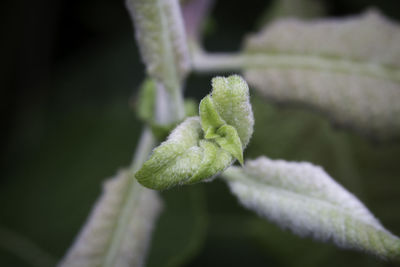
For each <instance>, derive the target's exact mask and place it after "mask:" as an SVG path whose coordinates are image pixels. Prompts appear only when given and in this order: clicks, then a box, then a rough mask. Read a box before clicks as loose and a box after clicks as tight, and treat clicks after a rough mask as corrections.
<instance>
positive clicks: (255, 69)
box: [244, 11, 400, 139]
mask: <svg viewBox="0 0 400 267" xmlns="http://www.w3.org/2000/svg"><path fill="white" fill-rule="evenodd" d="M399 43H400V28H399V26H398V24H396V23H394V22H391V21H389V20H388V19H386V18H384V17H383V16H382V15H380V14H379V13H377V12H376V11H370V12H367V13H366V14H363V15H361V16H358V17H352V18H347V19H324V20H316V21H312V22H302V21H299V20H296V19H286V20H280V21H278V22H276V23H273V24H272V25H271V26H270V27H266V28H265V29H264V30H262V31H261V32H260V33H259V34H256V35H253V36H250V37H249V38H248V39H247V40H246V43H245V48H244V50H245V52H246V59H245V60H246V62H245V66H244V67H245V70H246V72H245V77H246V80H248V82H249V83H250V84H252V85H253V86H254V87H255V88H256V89H259V90H260V92H261V93H262V94H263V95H264V96H266V97H267V98H269V99H272V100H275V101H278V102H291V103H302V104H305V105H307V106H311V107H314V108H317V109H319V110H321V111H322V112H324V113H326V114H327V115H328V116H329V117H331V118H332V119H334V121H335V122H337V123H338V124H340V125H344V126H350V127H352V128H355V129H357V130H359V131H362V132H363V133H366V134H369V135H372V136H376V137H378V138H381V139H386V138H392V137H394V136H397V135H399V134H400V105H398V103H399V101H400V46H399Z"/></svg>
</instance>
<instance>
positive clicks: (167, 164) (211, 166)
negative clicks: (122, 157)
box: [135, 117, 233, 190]
mask: <svg viewBox="0 0 400 267" xmlns="http://www.w3.org/2000/svg"><path fill="white" fill-rule="evenodd" d="M202 135H203V130H202V128H201V124H200V120H199V118H198V117H191V118H188V119H186V120H185V121H184V122H183V123H181V124H180V125H179V126H178V127H176V128H175V130H173V131H172V133H171V134H170V135H169V137H168V139H167V141H165V142H163V143H161V145H160V146H158V147H157V148H156V149H154V151H153V153H152V155H151V157H150V159H149V160H147V161H146V162H145V163H144V164H143V166H142V168H141V169H140V170H139V171H138V172H137V173H136V174H135V176H136V178H137V180H138V181H139V182H140V183H141V184H142V185H144V186H146V187H149V188H153V189H157V190H162V189H167V188H170V187H172V186H175V185H179V184H187V183H194V182H198V181H200V180H204V179H208V178H211V177H212V176H213V175H215V174H217V173H218V172H220V171H222V170H224V169H225V168H226V167H228V166H229V165H230V164H231V162H232V160H233V158H232V156H231V155H230V154H229V152H227V151H225V150H222V149H221V148H219V147H218V146H217V145H216V144H215V143H214V142H212V141H206V140H201V139H202Z"/></svg>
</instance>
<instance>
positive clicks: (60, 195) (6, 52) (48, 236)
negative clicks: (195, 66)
mask: <svg viewBox="0 0 400 267" xmlns="http://www.w3.org/2000/svg"><path fill="white" fill-rule="evenodd" d="M324 3H325V5H326V8H327V14H328V15H329V16H344V15H348V14H356V13H359V12H361V11H363V10H365V9H366V7H368V6H371V5H375V6H378V7H379V8H380V9H381V10H382V11H383V12H384V13H385V14H386V15H388V16H390V17H391V18H393V19H397V20H399V19H400V8H399V4H398V1H378V0H376V1H368V0H353V1H345V0H340V1H333V0H332V1H324ZM0 5H1V8H0V21H1V24H0V33H1V37H0V40H1V42H0V48H1V49H0V59H1V60H0V68H1V69H0V70H1V72H0V88H1V95H0V100H1V101H0V103H1V115H2V116H1V117H2V122H1V131H0V132H1V136H0V137H1V139H0V142H1V143H0V144H1V180H0V230H1V229H8V231H12V232H14V233H15V234H18V235H21V236H23V237H24V238H27V239H30V240H31V241H33V242H34V243H36V244H37V245H38V246H39V247H41V248H42V249H44V250H45V251H47V252H48V253H49V254H50V255H51V257H53V258H54V259H55V260H58V259H60V258H61V257H62V256H63V254H64V252H65V250H66V249H67V248H68V247H69V245H70V244H71V242H72V240H73V238H74V237H75V235H76V234H77V231H78V230H79V229H80V227H81V225H82V224H83V222H84V221H85V219H86V216H87V215H88V213H89V211H90V210H91V207H92V205H93V203H94V202H95V200H96V198H97V197H98V196H99V194H100V189H101V183H102V181H104V179H106V178H107V177H109V176H112V175H113V174H114V173H116V171H117V170H118V168H120V167H122V166H126V165H128V164H129V162H130V160H131V157H132V154H133V151H134V149H135V146H136V143H137V140H138V135H139V133H140V129H141V127H142V125H141V123H140V122H139V121H138V120H137V119H136V118H135V114H134V112H133V111H132V107H131V106H132V103H134V102H135V101H134V99H135V98H134V96H135V92H136V89H137V87H138V85H139V84H140V82H141V81H142V79H143V77H144V69H143V65H142V63H141V61H140V59H139V56H138V52H137V47H136V46H135V42H134V38H133V30H132V25H131V22H130V19H129V17H128V14H127V12H126V11H125V9H124V5H123V1H122V0H119V1H115V0H97V1H94V0H85V1H83V0H81V1H78V0H75V1H72V0H58V1H56V0H37V1H27V0H26V1H24V0H15V1H9V2H2V3H1V4H0ZM268 5H269V1H238V2H235V4H233V3H232V1H228V0H224V1H218V2H217V3H216V5H215V7H214V9H213V12H212V16H213V19H212V20H210V22H209V27H208V33H207V35H206V37H205V46H206V48H207V49H208V50H209V51H222V50H225V51H226V50H230V51H232V50H237V49H238V48H239V47H240V42H241V40H242V38H243V36H244V35H245V33H247V32H249V31H254V30H256V25H258V24H257V22H258V21H257V18H258V17H260V16H261V15H262V14H263V12H264V10H265V8H267V7H268ZM399 45H400V44H399ZM211 77H212V76H210V75H196V74H193V75H191V76H190V77H189V79H188V82H187V90H186V93H185V94H186V95H187V96H191V97H195V98H196V99H198V100H199V99H200V98H201V97H202V96H204V95H205V94H207V93H208V92H209V90H210V78H211ZM252 102H253V108H254V111H255V115H256V126H255V134H254V136H253V139H252V141H251V144H250V146H249V148H248V149H247V150H246V157H247V158H254V157H256V156H258V155H261V154H264V155H267V156H269V157H271V158H284V159H288V160H297V161H300V160H307V161H311V162H313V163H315V164H319V165H322V166H323V167H324V168H325V169H326V170H327V171H328V172H329V173H330V174H331V175H332V176H333V177H335V178H336V179H337V180H338V181H339V182H340V183H342V184H343V185H344V186H345V187H346V188H348V189H349V190H350V191H351V192H353V193H355V194H356V195H357V196H358V197H359V198H360V199H361V200H362V201H363V202H364V203H365V204H366V205H367V206H368V207H369V208H370V209H371V211H372V212H373V213H374V214H375V215H376V216H377V217H378V218H379V219H380V220H381V221H382V223H383V224H384V225H385V226H386V227H387V228H388V229H389V230H391V231H392V232H393V233H395V234H396V235H400V164H399V163H400V141H399V140H397V141H396V140H394V141H391V142H385V143H378V142H375V141H373V140H369V139H366V138H365V137H361V136H358V135H356V134H354V133H352V132H350V131H347V130H345V129H338V128H335V127H334V126H332V125H331V124H330V123H329V122H328V121H327V120H325V119H324V118H323V117H321V116H320V115H319V114H314V113H312V112H310V111H307V110H303V109H300V108H291V107H287V106H275V105H272V104H266V102H265V101H264V100H262V99H260V98H259V97H258V96H257V94H256V93H254V92H253V93H252ZM162 195H163V197H164V199H165V201H166V202H165V208H164V212H163V213H162V215H161V217H160V220H159V221H158V223H157V228H156V231H155V234H154V238H153V243H152V248H151V250H150V252H149V257H148V265H149V266H394V264H392V263H390V262H384V261H381V260H378V259H376V258H374V257H372V256H369V255H366V254H362V253H358V252H352V251H346V250H341V249H338V248H336V247H335V246H333V245H330V244H321V243H316V242H314V241H312V240H310V239H307V238H306V239H301V238H298V237H296V236H294V235H292V234H291V233H289V232H287V231H282V230H280V229H279V228H278V227H276V226H274V225H272V224H270V223H269V222H266V221H264V220H263V219H260V218H259V217H257V216H256V215H255V214H253V213H252V212H250V211H247V210H244V209H243V208H242V207H240V206H239V205H238V203H237V200H236V199H235V198H234V197H233V196H232V195H231V194H230V193H229V191H228V189H227V186H226V185H225V184H224V183H223V182H221V181H219V180H218V179H217V180H216V181H214V182H212V183H207V184H201V185H196V186H190V187H181V188H177V189H173V190H169V191H166V192H163V193H162ZM0 233H1V231H0ZM0 244H1V245H0V266H32V265H31V264H30V263H29V262H26V261H24V260H21V258H20V257H18V256H17V255H16V254H15V253H11V252H10V247H12V246H13V245H12V242H11V241H10V240H9V238H7V237H6V236H5V235H1V234H0Z"/></svg>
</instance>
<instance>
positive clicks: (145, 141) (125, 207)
mask: <svg viewBox="0 0 400 267" xmlns="http://www.w3.org/2000/svg"><path fill="white" fill-rule="evenodd" d="M154 145H155V140H154V137H153V135H152V133H151V130H150V129H149V128H147V127H146V128H145V129H144V130H143V132H142V135H141V137H140V139H139V142H138V147H137V149H136V151H135V156H134V159H133V162H132V164H131V166H130V168H129V173H130V176H129V183H128V189H127V190H126V191H125V193H124V195H125V196H124V200H123V203H122V209H121V213H120V214H119V216H118V220H117V222H116V224H115V228H114V230H113V234H112V235H111V236H112V239H111V241H110V244H109V249H108V250H107V253H106V255H105V256H104V261H103V264H102V266H103V267H111V266H114V265H115V264H114V263H115V261H116V257H117V255H118V252H119V251H120V249H121V246H122V244H123V243H124V242H123V240H124V238H134V237H129V236H126V235H124V234H125V233H126V232H127V228H128V226H129V222H130V219H131V218H130V215H131V213H132V210H133V209H134V207H135V202H136V200H137V198H136V195H137V194H139V192H138V191H139V190H148V189H145V188H144V187H142V186H141V185H140V184H138V183H137V181H136V179H135V176H134V174H135V172H136V171H137V170H138V169H139V168H140V166H141V165H142V164H143V162H144V161H145V160H146V158H147V156H148V155H149V154H150V152H151V150H152V149H153V147H154Z"/></svg>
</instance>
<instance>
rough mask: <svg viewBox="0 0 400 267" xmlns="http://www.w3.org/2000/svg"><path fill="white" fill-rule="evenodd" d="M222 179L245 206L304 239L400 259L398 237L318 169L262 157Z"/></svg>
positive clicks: (306, 164) (233, 169)
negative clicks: (306, 237) (313, 239)
mask: <svg viewBox="0 0 400 267" xmlns="http://www.w3.org/2000/svg"><path fill="white" fill-rule="evenodd" d="M223 176H224V177H225V178H226V180H227V182H228V184H229V187H230V188H231V191H232V192H233V194H234V195H236V196H237V197H238V198H239V201H240V202H241V203H242V204H243V205H244V206H245V207H247V208H249V209H252V210H254V211H256V212H257V213H258V214H259V215H261V216H263V217H266V218H267V219H269V220H271V221H273V222H275V223H277V224H278V225H280V226H281V227H283V228H289V229H290V230H292V231H293V232H294V233H296V234H298V235H300V236H312V237H314V238H315V239H317V240H321V241H332V242H334V243H335V244H336V245H338V246H340V247H344V248H352V249H358V250H363V251H366V252H369V253H372V254H375V255H377V256H379V257H382V258H391V259H399V258H400V239H399V238H398V237H396V236H394V235H393V234H391V233H390V232H389V231H387V230H386V229H385V228H384V227H383V226H382V225H381V224H380V223H379V221H378V220H377V219H375V217H374V216H373V215H372V214H371V212H370V211H369V210H368V209H367V208H366V207H365V206H364V205H363V204H362V203H361V202H360V201H359V200H358V199H357V198H356V197H355V196H354V195H352V194H351V193H349V192H348V191H346V189H344V188H343V187H342V186H341V185H339V184H338V183H336V182H335V181H334V180H333V179H332V178H331V177H330V176H329V175H328V174H327V173H326V172H325V171H324V170H323V169H321V168H320V167H318V166H314V165H312V164H310V163H305V162H286V161H283V160H270V159H268V158H266V157H260V158H258V159H256V160H252V161H247V162H246V164H245V167H244V168H238V167H230V168H229V169H227V170H226V171H225V172H224V173H223Z"/></svg>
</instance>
